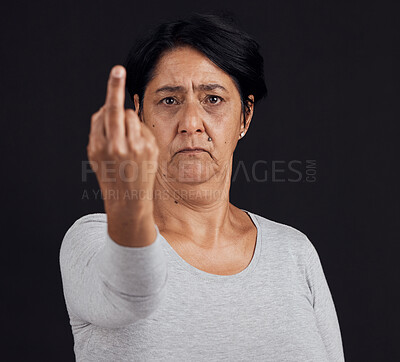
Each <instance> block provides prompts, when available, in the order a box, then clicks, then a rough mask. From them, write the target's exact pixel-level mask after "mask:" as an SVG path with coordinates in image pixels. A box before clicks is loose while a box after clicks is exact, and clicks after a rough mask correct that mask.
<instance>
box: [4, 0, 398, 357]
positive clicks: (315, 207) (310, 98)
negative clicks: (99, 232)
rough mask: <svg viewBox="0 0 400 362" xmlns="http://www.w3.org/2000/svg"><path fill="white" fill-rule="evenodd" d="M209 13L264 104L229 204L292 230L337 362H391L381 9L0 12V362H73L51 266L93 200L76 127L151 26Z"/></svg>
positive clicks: (389, 74) (389, 51)
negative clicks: (251, 60)
mask: <svg viewBox="0 0 400 362" xmlns="http://www.w3.org/2000/svg"><path fill="white" fill-rule="evenodd" d="M215 9H217V10H229V11H231V13H233V14H235V15H236V17H237V20H238V23H239V25H240V26H241V27H242V29H244V30H245V31H247V32H248V33H249V34H251V35H252V36H253V37H254V38H255V39H256V40H257V41H258V42H259V43H260V45H261V49H260V51H261V53H262V55H263V56H264V60H265V74H266V81H267V87H268V91H269V96H268V97H267V99H266V100H265V101H262V103H260V104H258V105H257V106H256V108H255V113H254V117H253V121H252V125H251V127H250V130H249V132H248V134H247V135H246V136H245V138H244V139H243V140H242V141H240V142H239V145H238V148H237V151H236V154H235V167H237V165H239V164H241V165H242V166H243V165H244V166H245V168H246V172H247V175H248V176H249V178H250V180H248V179H247V178H246V172H244V170H243V167H242V168H241V170H239V172H238V174H237V177H236V178H235V180H234V182H233V183H232V188H231V200H232V202H233V203H234V204H235V205H237V206H239V207H241V208H244V209H247V210H249V211H252V212H255V213H258V214H260V215H262V216H264V217H267V218H270V219H272V220H275V221H278V222H282V223H285V224H288V225H291V226H293V227H295V228H298V229H299V230H301V231H303V232H304V233H305V234H306V235H307V236H308V237H309V238H310V240H311V241H312V242H313V244H314V245H315V247H316V249H317V251H318V253H319V256H320V259H321V262H322V265H323V268H324V271H325V275H326V278H327V280H328V283H329V286H330V289H331V293H332V295H333V298H334V302H335V305H336V309H337V314H338V318H339V323H340V327H341V332H342V339H343V344H344V350H345V356H346V360H347V361H395V360H399V354H398V352H397V351H396V350H395V347H396V345H397V344H398V342H397V338H396V332H397V330H398V324H397V322H398V321H397V320H396V318H395V315H396V312H397V309H398V299H396V295H397V293H398V291H397V288H398V285H399V282H398V275H399V270H398V261H397V260H398V253H399V247H398V242H399V237H398V232H397V231H395V226H396V224H397V223H398V219H399V203H398V199H397V197H398V192H397V180H398V177H397V176H396V174H397V172H396V171H397V167H398V166H397V157H396V156H397V154H398V153H397V151H396V141H397V137H396V133H395V130H396V129H395V121H398V114H397V117H396V114H395V113H396V111H397V108H398V98H399V81H398V78H396V77H395V69H396V68H397V67H398V64H399V62H398V54H399V49H398V47H397V44H398V43H399V38H398V33H397V30H398V29H397V28H396V27H397V22H398V11H397V10H396V9H395V8H394V2H393V3H389V2H386V3H384V2H365V1H364V2H361V1H359V2H337V1H330V2H327V1H317V0H315V1H311V0H305V1H257V2H256V1H245V2H232V1H230V2H226V3H224V2H209V1H207V2H203V1H202V2H197V3H193V4H190V3H189V2H188V1H185V2H183V1H182V2H177V1H165V2H161V1H159V2H154V1H143V2H141V3H139V2H135V1H125V2H124V1H113V2H111V1H110V2H106V1H91V2H80V3H78V2H76V3H74V2H70V3H60V2H43V1H39V2H37V1H34V2H27V1H26V2H14V3H13V4H8V5H7V6H5V7H3V10H2V14H1V18H2V19H1V28H2V29H1V46H2V52H1V74H2V75H1V94H0V96H1V102H2V106H1V125H2V148H3V152H2V155H3V162H2V166H3V168H2V181H3V182H4V186H3V187H2V191H3V195H2V196H3V197H2V200H3V210H2V221H3V223H4V224H5V225H4V227H3V228H2V230H4V231H3V233H2V234H3V235H2V249H3V252H2V256H3V258H4V259H5V260H4V261H3V263H2V265H3V266H5V272H4V273H3V275H5V280H4V282H2V291H3V292H2V298H1V299H2V305H3V307H2V313H4V315H5V318H6V325H5V328H2V329H3V331H4V332H3V333H4V337H5V338H6V342H7V344H6V347H7V348H6V351H7V353H8V352H10V354H9V356H8V357H7V360H21V361H22V360H24V361H27V360H40V361H73V360H74V354H73V350H72V348H73V339H72V334H71V329H70V326H69V319H68V315H67V311H66V309H65V304H64V297H63V291H62V284H61V276H60V270H59V260H58V254H59V248H60V244H61V241H62V238H63V236H64V234H65V232H66V231H67V229H68V228H69V227H70V226H71V224H72V223H73V222H74V221H75V220H76V219H77V218H79V217H80V216H82V215H85V214H88V213H92V212H103V206H102V200H101V199H100V198H97V199H96V198H95V197H94V196H93V193H92V194H90V192H92V191H93V190H97V189H98V186H97V183H96V181H95V177H94V176H93V175H90V177H89V178H88V181H87V182H82V172H81V165H82V161H85V160H87V156H86V144H87V141H88V134H89V126H90V116H91V114H92V113H94V112H95V111H96V110H97V109H98V108H99V107H100V106H101V105H102V104H103V102H104V97H105V90H106V82H107V78H108V74H109V71H110V69H111V67H112V66H113V65H115V64H121V63H122V62H123V60H124V59H125V56H126V54H127V52H128V50H129V48H130V46H131V45H132V43H133V40H134V39H135V38H136V36H137V35H140V34H142V33H143V32H144V31H146V30H147V29H149V28H152V27H153V26H155V25H156V24H158V23H159V22H160V21H163V20H169V19H174V18H179V17H181V16H185V15H188V14H189V13H190V12H193V11H197V12H209V11H212V10H215ZM396 70H397V69H396ZM127 106H130V105H129V104H127ZM257 160H262V161H263V162H264V163H259V164H258V166H257V167H258V168H257V175H258V176H257V177H259V178H260V177H261V176H263V175H264V171H265V170H267V171H268V174H267V179H266V180H264V181H257V180H255V178H254V177H253V176H252V175H251V169H252V165H254V162H256V161H257ZM293 160H297V161H299V162H300V164H301V165H302V166H301V167H303V168H304V167H305V165H306V162H307V161H306V160H315V162H316V168H315V170H316V181H315V182H309V181H307V180H306V179H305V170H304V169H303V178H302V180H300V181H296V182H293V181H290V180H289V179H293V178H296V177H297V176H298V175H297V174H293V173H291V172H290V169H289V162H290V161H293ZM240 161H242V163H241V162H240ZM274 161H279V168H283V169H284V171H283V173H280V174H279V175H278V176H277V177H278V178H279V180H281V181H278V180H273V179H272V175H271V167H272V163H273V162H274ZM297 165H299V163H298V164H297ZM296 167H297V168H301V167H298V166H296ZM282 180H283V181H282ZM85 190H87V191H88V192H89V195H90V197H89V199H87V198H83V193H84V191H85ZM3 303H4V304H3ZM3 340H4V338H3ZM396 353H397V354H396Z"/></svg>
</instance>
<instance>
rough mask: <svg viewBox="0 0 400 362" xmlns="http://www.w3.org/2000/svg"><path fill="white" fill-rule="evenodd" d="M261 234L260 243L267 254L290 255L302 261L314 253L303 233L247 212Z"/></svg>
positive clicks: (313, 248)
mask: <svg viewBox="0 0 400 362" xmlns="http://www.w3.org/2000/svg"><path fill="white" fill-rule="evenodd" d="M249 214H251V216H253V219H254V220H255V221H256V223H258V225H256V226H257V227H258V229H259V231H260V233H261V243H262V244H263V246H265V248H266V249H267V250H268V251H269V252H276V253H282V254H285V255H288V254H290V255H291V256H292V257H295V258H296V259H297V258H298V257H301V259H303V260H307V259H309V258H310V255H311V254H313V253H316V250H315V247H314V245H313V244H312V243H311V241H310V239H309V238H308V237H307V235H306V234H305V233H303V232H302V231H300V230H298V229H296V228H295V227H293V226H290V225H287V224H284V223H281V222H277V221H273V220H271V219H268V218H266V217H264V216H261V215H258V214H255V213H252V212H249Z"/></svg>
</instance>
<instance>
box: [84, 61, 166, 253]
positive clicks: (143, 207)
mask: <svg viewBox="0 0 400 362" xmlns="http://www.w3.org/2000/svg"><path fill="white" fill-rule="evenodd" d="M125 79H126V70H125V68H124V67H122V66H120V65H117V66H115V67H113V69H112V70H111V73H110V77H109V79H108V85H107V96H106V101H105V104H104V105H103V106H102V107H101V108H100V109H99V110H98V111H97V112H96V113H94V114H93V115H92V118H91V129H90V135H89V143H88V146H87V153H88V157H89V161H90V164H91V167H92V169H93V171H94V172H95V173H96V177H97V180H98V182H99V185H100V189H101V191H102V195H103V199H104V207H105V211H106V213H107V221H108V233H109V235H110V237H111V238H112V239H113V240H114V241H115V242H117V243H118V244H121V245H125V246H145V245H149V244H151V243H152V242H153V241H154V240H155V236H156V232H155V228H154V217H153V200H152V197H153V188H154V180H155V173H156V170H157V159H158V154H159V150H158V146H157V143H156V140H155V138H154V136H153V134H152V132H151V131H150V129H149V128H148V127H147V126H146V125H145V124H144V123H142V122H141V121H140V119H139V116H138V110H136V112H135V111H134V110H133V109H125V108H124V103H125Z"/></svg>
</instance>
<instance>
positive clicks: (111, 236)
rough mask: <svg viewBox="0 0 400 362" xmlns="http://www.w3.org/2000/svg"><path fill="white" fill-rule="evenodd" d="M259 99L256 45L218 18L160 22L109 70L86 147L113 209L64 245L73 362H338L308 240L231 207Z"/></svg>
mask: <svg viewBox="0 0 400 362" xmlns="http://www.w3.org/2000/svg"><path fill="white" fill-rule="evenodd" d="M125 86H126V87H127V90H128V92H129V94H130V96H131V97H132V100H133V102H134V106H135V110H132V109H124V98H125ZM265 94H266V87H265V82H264V77H263V59H262V57H261V55H260V54H259V52H258V44H257V43H256V42H255V41H254V40H253V39H252V38H251V37H249V36H248V35H247V34H245V33H243V32H241V31H239V30H237V29H236V28H235V27H234V26H233V25H232V24H231V23H230V22H228V21H226V20H225V19H223V18H221V17H218V16H215V15H201V14H195V15H193V16H192V17H190V18H189V19H185V20H181V21H176V22H169V23H165V24H162V25H160V26H159V27H158V28H157V29H156V30H155V31H153V32H152V33H150V34H149V35H148V36H147V37H146V38H144V39H142V40H140V41H138V42H137V43H136V44H135V45H134V47H133V48H132V50H131V52H130V54H129V56H128V59H127V62H126V63H125V67H123V66H120V65H118V66H115V67H113V69H112V71H111V74H110V78H109V81H108V86H107V96H106V101H105V104H104V106H103V107H101V109H100V110H99V111H98V112H96V113H95V114H93V116H92V120H91V131H90V136H89V144H88V147H87V151H88V156H89V160H90V162H91V166H92V168H93V170H94V171H95V172H96V176H97V179H98V182H99V185H100V188H101V191H102V194H103V197H104V206H105V211H106V213H105V214H103V213H98V214H89V215H86V216H83V217H81V218H80V219H78V220H77V221H76V222H75V223H74V224H73V225H72V226H71V227H70V229H69V230H68V231H67V233H66V235H65V237H64V240H63V243H62V246H61V250H60V265H61V272H62V280H63V287H64V295H65V301H66V306H67V310H68V313H69V316H70V323H71V327H72V332H73V336H74V342H75V344H74V351H75V355H76V358H77V360H78V361H114V360H115V361H153V360H167V361H220V360H227V361H275V362H276V361H308V362H309V361H316V362H322V361H343V360H344V357H343V349H342V342H341V335H340V329H339V324H338V320H337V316H336V312H335V307H334V303H333V300H332V297H331V294H330V291H329V287H328V284H327V282H326V279H325V277H324V273H323V270H322V267H321V264H320V261H319V258H318V254H317V252H316V250H315V248H314V247H313V245H312V244H311V242H310V241H309V240H308V239H307V237H306V236H305V235H304V234H303V233H301V232H300V231H298V230H296V229H294V228H292V227H290V226H287V225H284V224H281V223H277V222H274V221H271V220H268V219H266V218H264V217H262V216H260V215H256V214H254V213H251V212H249V211H245V210H242V209H240V208H238V207H236V206H234V205H232V204H231V203H230V202H229V189H230V179H231V171H232V159H233V152H234V150H235V147H236V144H237V142H238V141H239V140H240V139H241V138H243V137H244V136H245V134H246V132H247V131H248V129H249V126H250V122H251V119H252V115H253V111H254V104H255V103H256V102H257V101H258V100H259V99H261V98H262V97H263V96H265Z"/></svg>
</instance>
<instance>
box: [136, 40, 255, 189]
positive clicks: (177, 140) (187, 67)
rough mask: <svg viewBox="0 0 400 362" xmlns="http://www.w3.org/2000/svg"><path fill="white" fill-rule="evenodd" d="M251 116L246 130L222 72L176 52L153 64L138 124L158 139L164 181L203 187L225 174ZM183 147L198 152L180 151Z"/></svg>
mask: <svg viewBox="0 0 400 362" xmlns="http://www.w3.org/2000/svg"><path fill="white" fill-rule="evenodd" d="M135 108H136V109H138V98H137V95H135ZM251 116H252V111H251V112H250V113H249V114H248V116H247V121H246V129H245V128H244V126H243V117H242V109H241V102H240V95H239V92H238V89H237V88H236V85H235V83H234V82H233V80H232V79H231V77H230V76H229V75H228V74H227V73H225V72H224V71H223V70H221V69H220V68H219V67H217V66H216V65H215V64H214V63H212V62H211V61H210V60H209V59H208V58H207V57H206V56H205V55H203V54H202V53H201V52H199V51H197V50H195V49H193V48H191V47H179V48H175V49H173V50H171V51H169V52H167V53H165V55H163V56H162V57H161V59H160V61H159V62H158V64H157V66H156V68H155V72H154V77H153V79H152V80H151V81H150V82H149V83H148V84H147V87H146V90H145V94H144V98H143V111H142V114H141V119H142V121H143V122H145V124H146V125H147V126H148V127H149V128H150V129H151V130H152V131H153V134H154V135H155V137H156V139H157V143H158V146H159V149H160V153H159V155H160V156H159V170H160V172H161V173H162V177H163V179H169V180H172V181H177V182H180V183H203V182H206V181H209V180H211V179H212V178H215V177H218V176H221V177H223V176H224V173H225V174H226V171H229V172H230V169H231V165H232V155H233V151H234V149H235V147H236V144H237V141H238V140H239V138H240V133H241V132H243V131H244V132H246V131H247V127H248V125H249V124H250V120H251ZM209 137H211V139H212V140H211V141H208V138H209ZM187 148H190V149H200V150H196V151H193V150H192V151H190V150H185V151H183V150H184V149H187ZM229 175H230V173H229Z"/></svg>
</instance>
